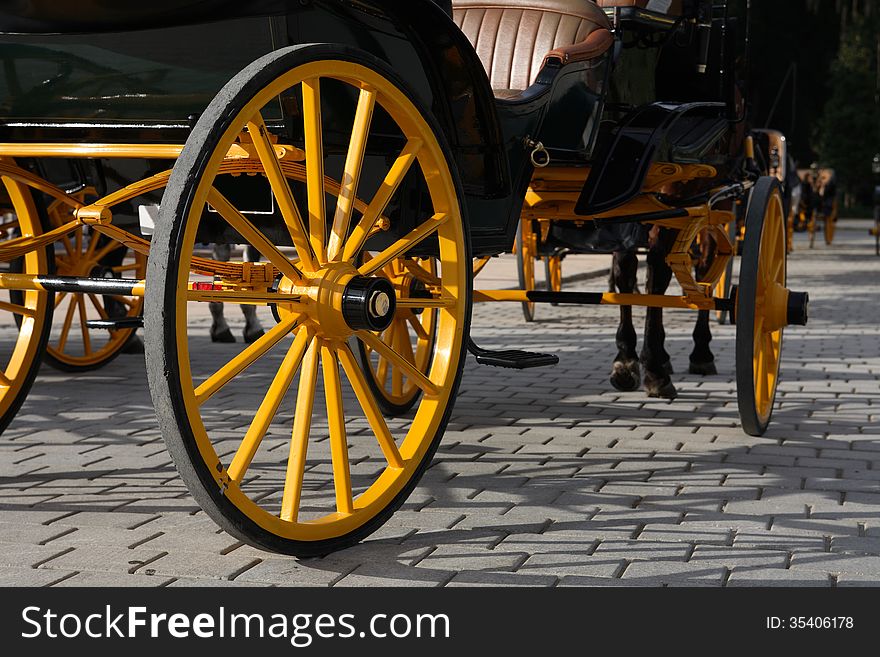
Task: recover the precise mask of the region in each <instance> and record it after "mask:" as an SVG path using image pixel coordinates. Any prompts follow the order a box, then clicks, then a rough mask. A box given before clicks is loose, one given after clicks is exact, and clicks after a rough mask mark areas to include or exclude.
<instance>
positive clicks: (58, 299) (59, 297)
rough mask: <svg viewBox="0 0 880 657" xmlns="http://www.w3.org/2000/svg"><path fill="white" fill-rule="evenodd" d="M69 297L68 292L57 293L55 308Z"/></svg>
mask: <svg viewBox="0 0 880 657" xmlns="http://www.w3.org/2000/svg"><path fill="white" fill-rule="evenodd" d="M66 298H67V292H61V293H60V294H57V295H55V308H58V306H60V305H61V302H62V301H64V300H65V299H66Z"/></svg>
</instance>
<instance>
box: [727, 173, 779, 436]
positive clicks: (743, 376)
mask: <svg viewBox="0 0 880 657" xmlns="http://www.w3.org/2000/svg"><path fill="white" fill-rule="evenodd" d="M778 190H779V181H778V180H777V179H776V178H775V177H772V176H765V177H763V178H760V179H759V180H758V182H757V184H756V185H755V187H754V188H753V189H752V193H751V196H750V199H749V207H748V211H747V213H746V232H745V243H744V244H743V255H742V261H741V266H740V273H739V282H738V283H737V288H736V396H737V405H738V407H739V416H740V422H741V423H742V428H743V431H745V432H746V433H747V434H748V435H750V436H763V435H764V434H765V433H766V431H767V427H768V426H769V425H770V420H771V418H772V415H773V405H774V403H775V397H776V389H774V391H773V399H772V400H771V403H770V412H769V413H768V415H767V417H765V418H761V417H759V413H758V409H757V405H756V402H755V374H754V336H755V309H756V308H755V301H756V297H757V284H758V266H759V263H760V256H761V239H762V234H763V231H764V220H765V218H766V214H767V207H768V206H769V204H770V202H771V199H772V197H773V194H774V193H775V192H777V191H778ZM782 239H783V240H784V239H785V227H784V226H783V227H782ZM783 247H784V244H783ZM782 257H783V258H785V248H783V249H782ZM785 266H786V265H783V267H785ZM780 356H781V346H780ZM780 360H781V358H780ZM777 379H778V376H777Z"/></svg>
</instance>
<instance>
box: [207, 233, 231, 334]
mask: <svg viewBox="0 0 880 657" xmlns="http://www.w3.org/2000/svg"><path fill="white" fill-rule="evenodd" d="M231 252H232V248H231V247H230V246H229V244H215V245H214V259H215V260H217V261H219V262H229V258H230V257H231V256H232V253H231ZM208 309H209V310H210V311H211V331H210V334H211V342H235V337H233V335H232V331H230V330H229V324H227V323H226V318H225V317H224V316H223V304H222V303H219V302H217V301H211V302H210V303H209V304H208Z"/></svg>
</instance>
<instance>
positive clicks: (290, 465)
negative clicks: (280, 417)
mask: <svg viewBox="0 0 880 657" xmlns="http://www.w3.org/2000/svg"><path fill="white" fill-rule="evenodd" d="M320 343H321V339H320V338H316V339H315V340H313V341H312V343H311V344H310V345H309V348H308V351H306V355H305V358H304V359H303V362H302V372H300V375H299V390H298V391H297V395H296V414H295V415H294V416H293V435H292V436H291V439H290V453H289V455H288V458H287V476H286V477H285V479H284V493H283V495H282V499H281V519H282V520H284V521H286V522H296V520H297V517H298V515H299V505H300V500H301V499H302V485H303V477H304V476H305V471H306V455H307V454H308V449H309V432H310V431H311V428H312V408H313V407H314V405H315V386H316V383H317V377H318V354H319V353H320Z"/></svg>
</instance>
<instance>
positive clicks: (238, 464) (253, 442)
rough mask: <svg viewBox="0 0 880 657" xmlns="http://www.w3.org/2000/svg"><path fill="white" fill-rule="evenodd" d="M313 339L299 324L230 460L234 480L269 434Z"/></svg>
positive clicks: (231, 477)
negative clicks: (293, 338) (298, 328)
mask: <svg viewBox="0 0 880 657" xmlns="http://www.w3.org/2000/svg"><path fill="white" fill-rule="evenodd" d="M311 340H312V336H311V335H310V334H309V332H308V331H307V330H306V329H305V328H300V330H299V333H297V336H296V339H295V340H294V341H293V344H292V345H290V349H289V350H288V351H287V355H286V356H284V360H283V361H282V362H281V367H279V368H278V372H277V373H276V374H275V378H274V379H273V380H272V384H271V385H270V386H269V391H268V392H267V393H266V396H265V397H264V398H263V402H262V403H261V404H260V408H259V409H258V410H257V414H256V415H255V416H254V420H253V422H251V426H250V427H249V428H248V431H247V433H246V434H245V437H244V439H243V440H242V442H241V445H240V446H239V448H238V451H237V452H236V453H235V456H234V457H233V459H232V462H231V463H230V464H229V471H228V472H229V478H230V479H232V480H233V481H238V482H240V481H241V480H242V479H243V478H244V475H245V472H247V469H248V467H249V466H250V464H251V461H252V460H253V458H254V455H255V454H256V453H257V449H258V448H259V446H260V443H261V442H262V441H263V438H264V437H265V435H266V431H268V429H269V425H270V424H271V423H272V419H273V418H274V417H275V414H276V413H277V412H278V407H279V406H280V405H281V400H282V399H283V398H284V395H285V394H287V390H288V388H290V384H291V382H293V377H294V375H296V371H297V370H298V369H299V365H300V363H301V362H302V359H303V354H305V352H306V347H307V346H308V345H309V343H310V342H311ZM255 344H256V343H255Z"/></svg>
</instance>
